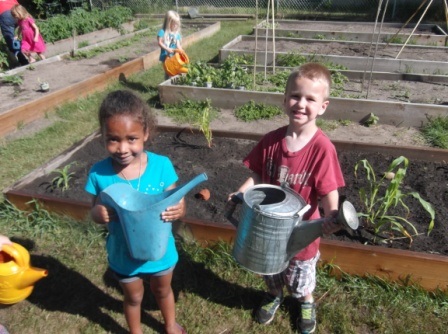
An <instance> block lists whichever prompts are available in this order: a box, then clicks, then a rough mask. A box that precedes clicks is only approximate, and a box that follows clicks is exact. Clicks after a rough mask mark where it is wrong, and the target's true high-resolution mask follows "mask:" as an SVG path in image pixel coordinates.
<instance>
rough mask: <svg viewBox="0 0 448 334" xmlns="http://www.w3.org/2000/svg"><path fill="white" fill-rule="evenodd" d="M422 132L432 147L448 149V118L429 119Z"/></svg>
mask: <svg viewBox="0 0 448 334" xmlns="http://www.w3.org/2000/svg"><path fill="white" fill-rule="evenodd" d="M421 131H422V133H423V136H424V137H425V139H426V140H427V141H428V142H430V143H431V145H433V146H435V147H440V148H443V149H448V116H437V117H434V118H428V122H427V123H426V124H425V125H424V126H423V127H422V130H421Z"/></svg>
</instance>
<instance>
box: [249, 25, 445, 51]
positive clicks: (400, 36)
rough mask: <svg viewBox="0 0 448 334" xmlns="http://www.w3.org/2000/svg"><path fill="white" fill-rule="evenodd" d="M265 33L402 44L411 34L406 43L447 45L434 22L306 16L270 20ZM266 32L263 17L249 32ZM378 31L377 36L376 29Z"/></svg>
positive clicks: (262, 34) (269, 34) (262, 33)
mask: <svg viewBox="0 0 448 334" xmlns="http://www.w3.org/2000/svg"><path fill="white" fill-rule="evenodd" d="M268 27H269V28H268V29H267V30H268V36H272V31H273V30H275V36H278V37H293V38H312V39H327V40H341V41H356V42H371V41H374V42H376V41H377V40H378V41H379V42H381V43H387V42H389V41H390V40H391V39H392V38H393V42H394V43H397V44H403V43H404V42H405V41H406V40H407V39H408V37H409V35H411V33H412V32H413V31H414V32H413V33H412V36H411V38H410V40H409V42H408V43H410V44H418V45H428V46H448V44H447V43H448V35H447V34H446V33H445V31H443V29H442V28H440V27H439V26H438V25H434V24H420V25H418V27H417V28H416V29H415V30H414V28H415V23H413V24H408V25H406V26H405V27H403V24H401V23H389V22H385V23H382V24H381V23H380V22H378V23H377V24H376V25H375V22H334V21H306V20H300V21H299V20H276V21H275V27H274V29H273V28H272V22H270V23H269V24H268ZM255 29H257V34H258V35H260V36H265V35H266V21H262V22H260V23H259V24H258V25H257V27H255V28H254V32H253V34H255ZM380 29H381V34H380V36H379V37H378V33H379V32H380Z"/></svg>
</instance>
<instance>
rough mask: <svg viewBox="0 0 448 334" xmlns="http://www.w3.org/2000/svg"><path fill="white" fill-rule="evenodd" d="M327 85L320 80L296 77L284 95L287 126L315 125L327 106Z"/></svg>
mask: <svg viewBox="0 0 448 334" xmlns="http://www.w3.org/2000/svg"><path fill="white" fill-rule="evenodd" d="M327 94H328V87H327V85H326V84H325V83H324V82H323V81H321V80H311V79H308V78H305V77H297V78H296V79H295V80H294V81H293V82H291V83H290V85H289V89H288V91H287V92H286V93H285V99H284V102H283V108H284V111H285V113H286V115H287V116H288V118H289V124H291V125H296V126H306V125H309V124H310V125H313V124H316V118H317V116H320V115H323V114H324V113H325V110H326V109H327V106H328V103H329V101H328V99H327V98H326V97H327Z"/></svg>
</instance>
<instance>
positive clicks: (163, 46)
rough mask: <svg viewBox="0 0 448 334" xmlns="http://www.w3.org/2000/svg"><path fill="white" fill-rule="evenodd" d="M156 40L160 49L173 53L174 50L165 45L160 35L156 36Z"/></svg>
mask: <svg viewBox="0 0 448 334" xmlns="http://www.w3.org/2000/svg"><path fill="white" fill-rule="evenodd" d="M157 40H158V42H159V46H160V47H161V48H162V49H164V50H166V52H168V53H173V52H174V50H173V49H171V48H169V47H167V46H166V45H165V43H164V42H163V38H162V37H157Z"/></svg>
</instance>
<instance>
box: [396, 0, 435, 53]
mask: <svg viewBox="0 0 448 334" xmlns="http://www.w3.org/2000/svg"><path fill="white" fill-rule="evenodd" d="M432 2H433V0H431V1H430V2H429V4H428V6H427V7H426V9H425V11H424V12H423V14H422V16H421V17H420V20H418V22H417V24H416V25H415V27H414V29H413V30H412V31H411V34H410V35H409V37H408V39H407V40H406V42H404V44H403V47H402V48H401V50H400V52H398V54H397V56H396V57H395V59H398V57H399V56H400V54H401V52H402V51H403V49H404V48H405V46H406V45H407V44H408V42H409V40H410V39H411V36H412V35H413V34H414V31H415V29H417V27H418V25H419V24H420V22H421V21H422V19H423V17H424V16H425V14H426V12H427V11H428V9H429V7H430V6H431V4H432Z"/></svg>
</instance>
